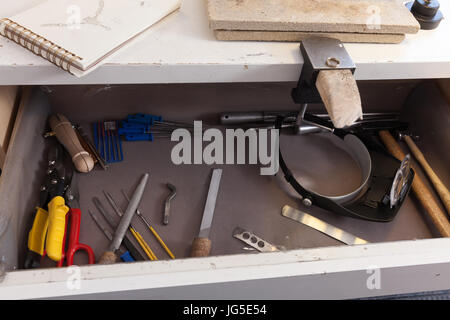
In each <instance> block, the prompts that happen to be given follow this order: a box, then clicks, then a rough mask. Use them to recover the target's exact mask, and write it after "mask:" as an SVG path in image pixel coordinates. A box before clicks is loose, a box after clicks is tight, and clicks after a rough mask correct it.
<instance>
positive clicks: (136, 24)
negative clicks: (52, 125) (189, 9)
mask: <svg viewBox="0 0 450 320" xmlns="http://www.w3.org/2000/svg"><path fill="white" fill-rule="evenodd" d="M179 7H180V0H47V1H45V2H43V3H42V4H40V5H37V6H35V7H33V8H31V9H28V10H26V11H24V12H22V13H20V14H18V15H15V16H13V17H9V19H10V20H12V21H14V22H15V23H17V24H19V25H20V26H22V27H25V28H27V29H29V30H30V31H32V32H33V33H35V34H37V35H39V36H41V37H43V38H45V39H46V40H49V41H51V42H53V43H54V44H56V45H58V46H60V47H62V48H63V49H65V50H67V51H69V52H71V53H73V54H75V55H76V56H78V57H80V58H81V60H74V61H73V63H74V64H75V65H76V67H73V66H72V67H71V68H70V72H71V73H73V74H75V75H77V76H81V75H84V74H86V73H87V72H90V71H92V70H93V69H95V67H97V66H98V65H99V64H100V62H105V59H106V57H108V56H110V55H111V54H112V53H114V52H115V51H117V49H119V48H121V47H122V46H124V45H125V44H126V43H127V42H129V41H130V40H132V39H133V38H134V37H136V36H138V35H140V34H141V33H143V32H144V31H146V30H147V29H149V28H150V27H151V25H153V24H154V23H156V22H158V21H159V20H161V19H162V18H164V17H165V16H167V15H168V14H170V13H171V12H173V11H175V10H177V9H178V8H179ZM3 29H4V26H0V33H3V32H2V30H3ZM77 69H79V70H77Z"/></svg>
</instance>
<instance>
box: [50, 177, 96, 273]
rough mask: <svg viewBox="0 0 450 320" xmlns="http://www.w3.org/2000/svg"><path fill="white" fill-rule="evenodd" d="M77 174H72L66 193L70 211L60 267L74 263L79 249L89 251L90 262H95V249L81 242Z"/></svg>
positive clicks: (67, 217) (67, 215)
mask: <svg viewBox="0 0 450 320" xmlns="http://www.w3.org/2000/svg"><path fill="white" fill-rule="evenodd" d="M76 176H77V174H76V173H74V174H73V176H72V181H71V183H70V186H69V188H68V189H67V190H66V193H65V199H66V204H67V205H68V206H69V208H70V209H69V212H68V213H67V214H66V235H65V237H64V243H63V252H62V259H61V260H60V261H59V262H58V264H57V266H58V267H62V266H63V265H64V263H65V265H66V266H71V265H73V259H74V256H75V254H76V253H77V252H78V251H84V252H86V253H87V256H88V263H89V264H94V262H95V256H94V251H93V250H92V248H91V247H90V246H88V245H87V244H84V243H80V241H79V238H80V225H81V210H80V209H79V208H80V204H79V199H80V194H79V191H78V184H77V181H76ZM68 225H70V233H69V234H67V226H68ZM67 237H68V239H69V243H68V245H67V249H66V251H65V252H64V249H65V248H66V240H67Z"/></svg>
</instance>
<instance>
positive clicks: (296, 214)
mask: <svg viewBox="0 0 450 320" xmlns="http://www.w3.org/2000/svg"><path fill="white" fill-rule="evenodd" d="M281 215H282V216H283V217H286V218H289V219H292V220H295V221H297V222H300V223H303V224H304V225H307V226H308V227H311V228H313V229H316V230H317V231H320V232H322V233H324V234H326V235H327V236H330V237H332V238H334V239H336V240H339V241H341V242H343V243H345V244H348V245H354V244H366V243H369V242H368V241H366V240H364V239H361V238H358V237H355V236H354V235H352V234H350V233H348V232H346V231H344V230H342V229H339V228H338V227H335V226H333V225H331V224H329V223H327V222H325V221H322V220H320V219H317V218H316V217H313V216H312V215H310V214H307V213H306V212H303V211H300V210H297V209H294V208H292V207H291V206H288V205H286V206H284V207H283V209H282V211H281Z"/></svg>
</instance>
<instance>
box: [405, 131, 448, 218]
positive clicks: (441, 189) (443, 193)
mask: <svg viewBox="0 0 450 320" xmlns="http://www.w3.org/2000/svg"><path fill="white" fill-rule="evenodd" d="M403 138H404V140H405V142H406V144H407V145H408V147H409V149H410V150H411V152H412V153H413V155H414V157H415V158H416V159H417V161H418V162H419V163H420V165H421V166H422V167H423V169H424V170H425V172H426V173H427V175H428V177H429V178H430V180H431V183H432V184H433V186H434V187H435V189H436V191H437V193H438V194H439V197H440V198H441V200H442V202H443V203H444V206H445V209H447V213H449V214H450V192H449V191H448V189H447V187H446V186H445V185H444V184H443V183H442V181H441V179H439V177H438V176H437V174H436V173H435V172H434V170H433V169H432V168H431V166H430V164H429V163H428V161H427V159H425V156H424V155H423V153H422V152H421V151H420V149H419V148H418V147H417V145H416V144H415V143H414V141H413V140H412V139H411V137H410V136H404V137H403Z"/></svg>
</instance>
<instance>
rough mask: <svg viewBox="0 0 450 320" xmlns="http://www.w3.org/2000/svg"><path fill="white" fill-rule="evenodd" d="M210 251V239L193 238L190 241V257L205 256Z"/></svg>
mask: <svg viewBox="0 0 450 320" xmlns="http://www.w3.org/2000/svg"><path fill="white" fill-rule="evenodd" d="M210 252H211V240H209V239H208V238H195V239H194V241H193V242H192V248H191V257H207V256H209V253H210Z"/></svg>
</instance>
